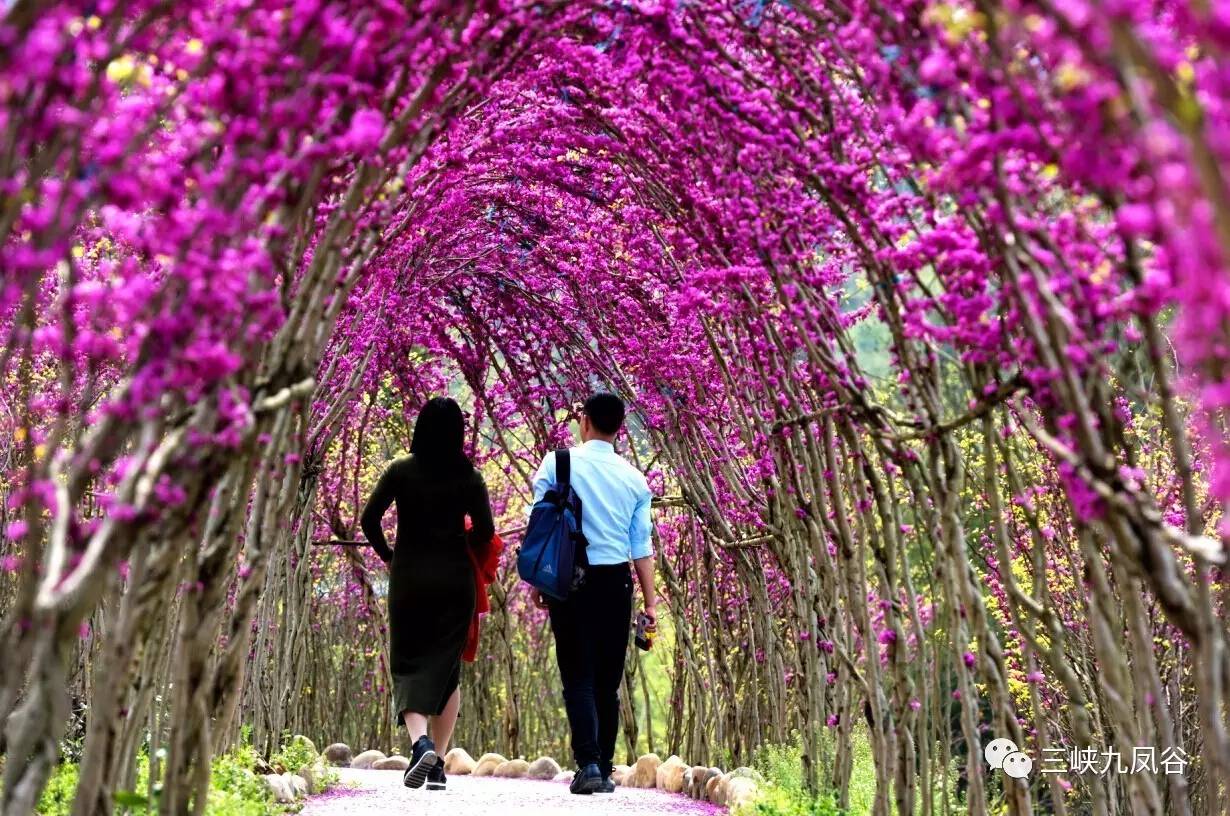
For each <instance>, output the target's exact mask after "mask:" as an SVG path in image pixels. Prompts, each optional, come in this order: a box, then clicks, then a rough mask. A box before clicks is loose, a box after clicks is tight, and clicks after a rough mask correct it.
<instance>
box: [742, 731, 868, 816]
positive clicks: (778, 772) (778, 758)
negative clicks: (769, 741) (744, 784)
mask: <svg viewBox="0 0 1230 816" xmlns="http://www.w3.org/2000/svg"><path fill="white" fill-rule="evenodd" d="M852 748H853V751H854V764H853V768H852V770H851V774H850V808H849V810H848V811H845V813H846V814H848V815H849V816H857V815H858V814H864V813H870V812H871V806H872V802H873V800H874V798H875V790H876V776H875V764H874V763H873V762H872V759H871V746H870V744H869V742H868V740H867V737H866V735H864V734H856V735H855V737H854V740H853V746H852ZM802 756H803V746H802V742H801V741H799V740H798V739H796V740H795V741H794V742H793V743H790V744H787V745H766V746H763V747H761V748H760V749H759V750H758V751H757V752H756V756H755V758H754V760H753V762H752V765H753V767H755V768H756V770H758V771H760V773H762V774H763V775H764V778H765V780H766V781H765V784H763V785H762V786H761V788H760V794H759V796H758V797H757V799H756V800H755V801H754V802H752V803H751V804H749V805H745V806H743V807H741V808H739V809H738V810H737V811H736V812H735V814H734V816H842V814H843V811H842V810H841V808H839V807H838V806H837V792H836V791H833V790H821V791H818V792H817V791H809V790H808V789H807V782H806V780H805V778H804V775H803V763H802V759H801V757H802Z"/></svg>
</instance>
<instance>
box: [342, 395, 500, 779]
mask: <svg viewBox="0 0 1230 816" xmlns="http://www.w3.org/2000/svg"><path fill="white" fill-rule="evenodd" d="M464 438H465V421H464V419H463V418H462V415H461V408H460V407H458V405H457V403H456V402H454V401H453V400H451V399H449V398H447V397H436V398H435V399H433V400H431V401H430V402H428V403H427V405H425V406H424V407H423V411H422V413H420V414H419V417H418V420H417V421H416V422H415V423H414V438H413V439H412V440H411V443H410V455H409V456H406V457H403V458H401V459H397V460H395V461H394V462H393V463H392V464H391V465H389V467H388V469H387V470H386V471H385V472H384V474H383V475H382V476H381V477H380V481H379V482H378V483H377V484H376V489H375V491H373V493H372V496H371V498H370V499H368V501H367V506H366V507H364V508H363V516H362V520H361V524H362V527H363V534H364V535H366V536H367V540H368V541H369V542H371V545H372V547H374V548H375V550H376V552H377V553H378V554H379V555H380V557H381V559H383V560H384V562H385V563H386V564H387V563H389V562H392V567H391V569H390V574H389V639H390V641H391V648H390V655H391V659H390V663H391V667H390V668H391V669H392V672H393V695H394V700H393V702H394V710H395V711H396V712H397V720H398V722H399V723H401V722H404V723H405V725H406V730H407V731H409V732H410V740H411V742H412V743H413V745H414V749H413V751H412V754H411V758H410V767H409V768H407V769H406V774H405V777H404V780H403V781H404V782H405V784H406V786H407V787H410V788H419V787H422V786H423V783H424V782H426V783H427V787H428V789H429V790H439V789H442V788H443V787H444V786H445V778H444V762H443V760H442V759H441V755H442V754H443V753H444V752H445V751H446V750H447V749H448V741H449V738H450V737H452V734H453V726H454V725H455V724H456V723H457V708H458V705H459V703H460V697H461V696H460V693H459V692H458V687H457V686H458V681H459V679H460V674H461V653H462V649H463V648H464V646H465V643H466V636H467V634H468V632H469V627H470V619H471V617H472V615H473V614H474V602H475V598H474V594H475V589H474V580H475V576H474V568H473V566H472V565H471V560H470V554H469V552H468V549H469V548H473V547H481V546H484V545H486V544H487V543H488V542H489V541H490V540H491V537H492V535H493V534H494V533H495V528H494V526H493V525H492V521H491V505H490V502H489V500H488V498H487V486H486V485H485V484H484V483H483V477H482V475H481V474H480V473H479V472H478V471H477V470H475V469H474V465H473V464H471V462H470V460H469V458H468V457H467V456H466V455H465V451H464V450H463V440H464ZM394 502H396V503H397V540H396V545H397V546H396V548H395V549H390V548H389V545H388V543H387V542H386V541H385V538H384V531H383V530H382V529H381V518H382V517H383V516H384V512H385V511H386V510H387V509H388V508H389V505H390V504H392V503H394ZM467 515H468V516H469V517H470V521H471V524H472V526H471V528H470V530H469V532H468V533H467V532H466V516H467ZM429 717H430V718H431V723H430V735H429V733H428V718H429Z"/></svg>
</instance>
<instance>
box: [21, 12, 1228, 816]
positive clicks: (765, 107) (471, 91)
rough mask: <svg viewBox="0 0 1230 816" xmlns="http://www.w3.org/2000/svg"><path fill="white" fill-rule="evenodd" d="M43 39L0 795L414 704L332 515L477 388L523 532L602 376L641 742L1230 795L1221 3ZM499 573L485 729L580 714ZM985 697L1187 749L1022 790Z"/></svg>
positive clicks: (629, 17) (503, 501)
mask: <svg viewBox="0 0 1230 816" xmlns="http://www.w3.org/2000/svg"><path fill="white" fill-rule="evenodd" d="M1214 6H1216V4H1214ZM0 43H3V46H4V47H3V49H0V101H2V102H3V105H2V106H0V269H2V270H3V280H2V289H0V326H2V327H3V330H4V333H5V336H6V344H5V346H4V351H3V353H2V355H0V377H3V380H4V388H3V394H2V396H0V406H2V407H3V412H0V423H3V428H4V430H5V433H4V434H2V435H0V461H2V462H3V466H2V469H0V494H2V497H3V499H4V502H3V506H2V507H0V521H2V522H3V543H2V544H0V547H2V550H0V557H2V558H3V567H4V569H3V572H0V604H2V606H0V609H2V611H3V616H4V620H5V628H4V637H5V640H6V642H5V650H6V654H7V655H8V656H9V657H8V658H7V659H6V660H5V661H3V663H2V664H0V714H2V715H3V717H4V722H5V728H4V738H3V755H4V765H3V767H4V781H3V794H2V796H3V800H2V801H3V804H2V805H0V809H2V810H3V811H4V812H12V813H23V812H28V811H31V810H33V809H34V807H35V805H36V804H37V802H38V801H39V798H40V795H42V792H43V790H44V788H45V787H46V785H47V782H48V779H49V778H50V776H51V775H52V773H53V771H54V769H55V768H56V766H57V765H59V764H61V763H63V762H65V761H66V760H67V759H71V760H72V761H73V762H75V763H77V764H78V767H79V781H78V784H77V786H76V790H75V794H74V797H75V798H74V802H73V805H72V808H73V811H72V812H74V813H77V814H90V813H110V812H113V811H115V810H116V808H117V805H116V801H117V800H116V798H115V794H116V792H118V791H132V790H134V789H135V788H136V787H137V781H138V770H137V769H138V764H139V763H138V757H139V756H144V757H146V758H147V761H148V765H147V766H146V767H145V770H144V771H143V772H142V773H143V779H144V780H145V783H146V784H147V785H148V786H149V790H150V791H151V792H152V791H153V790H154V789H155V787H156V788H157V789H158V797H157V800H158V808H159V810H160V811H161V812H164V813H184V812H190V811H191V812H198V813H199V812H204V808H205V802H206V797H205V790H206V788H207V787H208V783H209V767H210V765H209V762H210V758H211V757H212V756H213V755H215V754H216V753H219V752H222V751H225V750H227V749H228V748H229V747H230V746H232V745H234V744H235V743H236V742H237V741H239V740H241V739H243V740H250V741H251V743H252V745H253V746H254V747H255V748H256V749H257V750H258V751H261V752H266V753H267V752H269V751H272V750H274V749H275V748H276V747H277V744H278V741H279V740H280V739H281V738H282V736H283V734H285V733H309V732H330V731H335V732H337V733H336V736H337V738H339V739H340V738H343V737H346V738H347V739H348V740H352V741H356V742H363V741H366V742H371V743H380V744H386V745H387V744H391V743H392V742H393V741H394V740H395V738H396V735H395V734H393V733H391V731H392V725H391V721H392V718H391V716H390V712H389V705H390V702H389V701H388V699H387V697H388V694H387V684H388V680H387V673H388V667H387V656H386V654H385V651H384V650H385V648H386V646H385V640H386V637H387V629H386V624H385V621H384V617H383V615H384V612H383V605H382V594H383V592H384V589H385V584H384V579H383V577H382V574H383V573H382V568H381V566H380V562H379V560H378V559H377V558H376V557H375V555H374V554H373V553H371V552H370V550H368V549H366V548H363V547H358V546H353V545H344V544H338V543H331V542H352V541H354V540H355V539H356V538H358V537H359V532H358V515H359V512H360V510H361V508H362V504H363V501H364V499H365V497H366V494H367V492H368V491H369V490H370V488H371V486H372V484H373V482H374V480H375V478H376V477H377V476H378V474H379V472H380V471H381V469H382V468H383V466H384V464H385V463H386V462H387V461H388V460H389V459H391V458H392V457H394V456H396V455H399V454H400V453H401V452H402V451H404V450H405V449H406V448H407V446H408V442H409V436H410V429H411V426H412V418H413V415H414V413H415V412H416V411H417V409H418V407H419V406H421V405H422V403H423V402H424V401H425V400H426V399H427V398H429V397H431V396H433V395H436V394H452V395H453V396H455V397H457V398H458V400H459V401H460V402H461V403H462V404H463V407H464V408H465V409H466V411H467V412H468V414H469V422H470V426H469V427H470V428H471V429H472V438H471V439H470V440H469V443H468V444H469V447H470V449H471V450H472V452H473V454H474V456H475V459H476V461H478V462H480V463H481V465H482V468H483V471H484V474H485V475H486V478H487V481H488V484H489V486H490V488H491V491H492V498H493V504H494V506H495V509H496V511H497V516H498V526H499V528H500V529H501V530H503V531H505V533H506V534H507V537H508V539H509V540H510V542H513V543H515V542H516V539H517V536H518V534H519V530H520V528H521V527H522V526H523V525H524V518H525V512H526V509H527V497H528V485H529V480H530V478H531V476H532V473H533V469H534V467H535V466H536V463H537V462H538V461H539V460H540V459H541V457H542V456H543V455H544V453H545V452H547V451H549V450H551V449H553V448H556V447H560V446H561V445H564V444H567V443H568V441H569V439H570V438H571V431H570V427H569V426H570V422H571V421H572V420H574V419H575V418H576V412H577V406H578V404H579V402H580V401H581V400H583V399H584V398H585V397H586V396H587V395H588V394H589V393H590V392H591V391H593V390H595V389H599V388H601V389H609V390H612V391H614V392H616V393H619V394H621V395H623V396H624V397H625V398H626V399H627V401H628V404H629V407H630V419H629V426H628V433H627V434H626V435H625V437H624V438H623V439H622V441H621V446H622V447H623V449H624V451H625V453H626V455H627V456H628V457H629V459H630V460H632V461H633V462H635V463H636V464H637V466H638V467H639V468H641V469H642V470H643V471H645V472H646V474H647V476H648V478H649V481H650V485H651V487H652V489H653V490H654V492H655V521H656V530H655V549H656V552H657V562H658V569H659V572H660V575H661V578H662V583H663V594H664V606H666V607H667V612H668V615H667V621H666V622H667V624H668V626H669V632H668V635H669V636H668V637H666V638H664V640H665V641H667V645H668V647H669V648H665V649H663V650H660V651H658V652H655V653H653V654H652V655H647V656H641V655H633V657H632V658H631V659H630V661H629V663H628V666H627V668H626V672H625V678H624V686H623V706H624V714H625V716H624V732H623V734H621V737H620V740H621V743H620V744H621V751H625V752H626V753H628V754H634V753H636V752H638V751H639V750H640V749H642V748H648V749H649V750H659V751H668V752H671V753H679V754H681V755H686V756H687V757H688V758H689V759H690V760H691V761H693V762H696V763H707V764H715V763H729V762H735V763H740V764H743V763H747V762H750V761H752V759H753V758H754V757H755V756H757V754H758V752H762V751H764V750H766V749H768V748H770V747H771V746H790V750H792V751H793V752H794V755H795V756H796V759H797V761H798V762H799V764H800V767H801V769H802V774H803V777H804V779H805V781H806V784H807V786H808V787H809V788H810V789H812V790H814V791H821V792H827V793H828V794H829V795H831V796H832V797H833V800H834V801H835V803H836V804H837V805H838V806H839V807H841V808H844V809H846V810H848V811H850V812H863V810H865V811H866V812H871V813H875V814H877V816H878V815H879V814H889V813H892V812H897V813H903V812H919V813H923V814H926V815H928V816H929V815H930V814H938V813H947V812H949V811H950V810H951V809H953V808H957V809H967V810H968V811H969V812H971V813H975V814H987V813H991V812H1008V813H1011V814H1026V813H1034V812H1053V813H1061V814H1062V813H1093V814H1110V813H1117V812H1131V813H1163V812H1165V813H1175V814H1189V813H1201V812H1214V810H1215V808H1216V807H1219V806H1220V805H1219V804H1218V803H1222V802H1224V801H1225V797H1226V795H1227V793H1228V791H1227V782H1226V780H1228V779H1230V735H1228V734H1227V727H1228V725H1230V708H1228V705H1227V701H1226V694H1227V693H1228V686H1230V654H1228V653H1227V647H1228V646H1230V643H1228V640H1227V635H1228V632H1227V627H1226V623H1225V602H1226V597H1227V595H1226V592H1227V585H1226V577H1225V574H1224V562H1225V555H1226V549H1225V543H1226V536H1227V528H1226V526H1225V522H1224V517H1223V506H1224V502H1225V500H1226V499H1227V497H1230V476H1228V473H1230V471H1228V470H1227V461H1228V457H1230V451H1228V450H1227V442H1226V432H1225V420H1226V413H1225V411H1226V407H1227V405H1230V397H1228V396H1227V395H1228V394H1230V390H1228V388H1230V371H1228V370H1227V366H1226V363H1227V360H1228V359H1230V321H1228V315H1230V275H1228V274H1227V271H1228V270H1227V258H1228V257H1230V254H1228V253H1230V187H1228V185H1227V180H1226V177H1225V173H1226V168H1227V167H1228V166H1230V155H1228V154H1230V143H1227V142H1226V140H1225V137H1224V134H1225V133H1227V132H1230V121H1228V120H1230V73H1228V72H1230V62H1227V59H1226V53H1227V50H1228V49H1230V17H1228V16H1227V15H1226V11H1225V9H1223V8H1210V7H1209V6H1207V5H1206V4H1201V3H1191V2H1187V0H1176V2H1169V3H1157V4H1146V3H1139V4H1132V3H1122V4H1106V3H1101V2H1083V0H1082V1H1081V2H1075V3H1070V4H1065V6H1064V7H1063V8H1059V7H1056V6H1054V5H1052V4H1049V3H1040V2H1031V1H1030V0H1007V2H998V0H970V2H965V0H952V1H951V2H949V1H945V2H940V1H939V0H930V2H922V1H921V0H891V2H888V3H883V2H853V3H851V2H829V3H823V4H813V3H808V2H800V0H790V2H788V3H787V2H771V0H770V1H767V2H766V0H713V2H710V1H709V0H704V2H692V3H673V2H664V3H657V2H626V3H611V2H571V3H569V2H529V1H528V0H475V1H474V2H469V3H460V4H458V3H449V2H439V3H421V4H420V3H408V2H407V3H403V2H393V0H380V1H379V2H371V0H367V2H353V1H352V0H299V2H295V3H289V2H285V0H208V2H205V3H201V4H198V5H195V6H192V7H191V8H185V7H181V6H180V5H178V4H172V3H165V2H155V1H154V0H138V2H130V3H116V2H114V0H112V2H84V1H82V2H54V3H44V4H35V3H31V2H23V0H17V2H13V3H9V4H8V5H7V6H6V7H5V9H4V11H3V12H0ZM492 593H493V595H492V606H493V612H492V614H491V616H490V618H489V620H488V621H487V623H486V625H485V629H484V642H483V648H482V653H481V654H480V659H479V661H478V662H477V663H476V664H474V667H473V669H472V672H471V674H470V678H471V680H470V681H469V682H467V684H466V686H465V696H464V699H463V704H462V710H463V716H462V720H461V723H460V726H459V736H458V738H459V741H460V742H461V743H463V744H469V745H475V746H479V747H482V748H484V749H485V748H486V747H489V746H491V747H499V748H501V749H502V750H505V751H507V752H511V754H518V753H522V752H526V751H537V750H544V749H547V748H551V749H554V750H556V751H558V752H561V753H562V752H563V750H564V735H565V734H566V729H565V728H564V727H563V716H564V715H563V708H562V704H558V703H557V702H556V701H554V700H553V699H547V696H546V695H544V692H543V689H547V688H551V687H552V686H551V678H550V672H551V671H552V664H551V658H550V649H551V638H550V635H549V631H548V627H547V626H546V623H545V620H544V616H543V613H541V612H539V611H537V610H536V609H534V608H533V606H532V605H531V604H530V603H529V601H528V596H527V594H526V592H525V589H524V587H523V586H522V585H521V584H520V583H519V582H518V580H517V577H516V571H515V569H514V568H513V567H512V566H511V563H507V564H505V565H504V568H503V569H502V570H501V573H500V578H499V580H497V582H496V584H495V585H493V587H492ZM992 736H995V737H1005V738H1009V739H1012V740H1013V741H1014V742H1015V743H1016V744H1017V745H1021V746H1029V747H1030V749H1031V750H1033V751H1035V752H1036V753H1037V754H1038V755H1041V752H1044V751H1048V750H1053V749H1057V748H1068V747H1072V746H1102V747H1105V748H1107V749H1113V750H1117V751H1118V752H1119V753H1120V754H1122V755H1125V756H1130V755H1131V753H1132V748H1133V747H1134V746H1143V745H1152V746H1157V747H1158V748H1160V749H1163V750H1170V751H1172V752H1176V751H1177V752H1181V753H1182V754H1183V755H1185V756H1188V757H1190V765H1189V766H1188V768H1187V773H1186V774H1185V775H1169V774H1166V775H1157V774H1153V775H1150V774H1135V773H1134V774H1126V775H1122V776H1097V775H1089V774H1086V775H1081V774H1078V773H1069V770H1070V769H1068V768H1067V767H1066V766H1065V768H1064V769H1063V771H1064V772H1063V773H1054V774H1043V775H1036V776H1035V778H1034V779H1033V781H1032V782H1031V783H1030V784H1029V785H1012V784H1005V781H1004V778H1003V777H1002V776H1000V775H997V774H994V773H992V772H991V771H990V770H989V769H988V768H987V767H986V763H985V762H984V760H983V757H982V753H981V749H980V748H979V747H978V746H980V745H981V744H983V743H985V742H986V741H987V740H988V739H990V738H991V737H992ZM971 746H972V749H971ZM856 766H858V767H856ZM862 773H866V774H869V778H870V780H871V782H870V786H869V789H868V791H867V792H865V795H864V793H863V792H861V791H860V789H859V786H858V785H856V784H854V779H855V777H858V776H859V775H860V774H862ZM860 797H861V798H860ZM860 809H862V810H860Z"/></svg>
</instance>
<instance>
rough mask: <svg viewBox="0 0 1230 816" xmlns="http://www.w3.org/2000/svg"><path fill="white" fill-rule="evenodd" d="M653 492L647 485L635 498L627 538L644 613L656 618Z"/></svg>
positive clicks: (656, 595)
mask: <svg viewBox="0 0 1230 816" xmlns="http://www.w3.org/2000/svg"><path fill="white" fill-rule="evenodd" d="M652 508H653V494H652V493H650V492H649V486H648V485H645V486H644V490H643V491H642V492H641V494H640V496H638V497H637V500H636V508H635V509H634V510H633V511H632V526H631V528H630V529H629V530H628V538H629V540H630V541H631V543H632V565H633V566H634V567H635V568H636V580H637V582H638V583H640V585H641V597H643V598H644V600H645V614H647V615H649V617H651V618H653V619H654V620H655V621H656V620H657V619H658V611H657V606H658V593H657V590H656V588H655V587H654V581H653V577H654V576H653V569H654V561H653V509H652Z"/></svg>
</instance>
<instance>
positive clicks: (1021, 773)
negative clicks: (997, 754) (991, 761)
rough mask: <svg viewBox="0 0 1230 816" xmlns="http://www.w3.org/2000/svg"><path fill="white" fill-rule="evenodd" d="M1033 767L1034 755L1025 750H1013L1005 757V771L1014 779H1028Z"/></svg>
mask: <svg viewBox="0 0 1230 816" xmlns="http://www.w3.org/2000/svg"><path fill="white" fill-rule="evenodd" d="M1033 769H1034V760H1033V757H1031V756H1030V755H1029V754H1027V753H1025V752H1024V751H1013V752H1012V753H1011V754H1008V756H1006V757H1004V773H1006V774H1007V775H1008V776H1010V777H1012V778H1013V779H1026V778H1028V777H1029V774H1030V773H1031V772H1032V771H1033Z"/></svg>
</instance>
